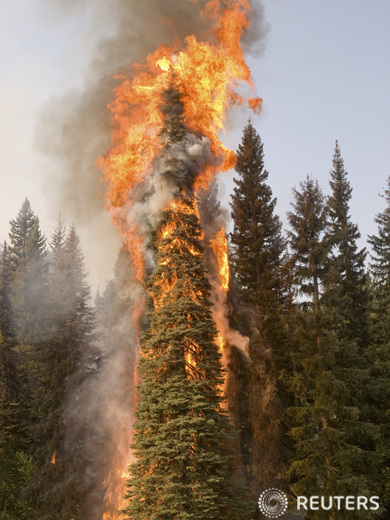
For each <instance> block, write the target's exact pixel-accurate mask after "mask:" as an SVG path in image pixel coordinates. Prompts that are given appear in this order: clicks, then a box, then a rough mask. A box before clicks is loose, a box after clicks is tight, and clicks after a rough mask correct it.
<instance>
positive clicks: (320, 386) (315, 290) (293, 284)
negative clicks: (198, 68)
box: [230, 123, 390, 519]
mask: <svg viewBox="0 0 390 520" xmlns="http://www.w3.org/2000/svg"><path fill="white" fill-rule="evenodd" d="M237 158H238V162H237V166H236V172H237V173H238V176H237V178H236V179H235V184H236V187H235V188H234V193H233V195H232V202H231V208H232V218H233V231H232V233H231V235H230V240H231V265H232V272H233V282H232V289H231V303H232V309H233V311H232V322H233V323H234V325H235V326H236V327H237V328H238V329H239V330H240V331H241V332H242V333H243V334H246V335H248V336H249V337H250V344H249V359H248V360H245V359H244V357H243V356H239V355H238V352H235V351H234V348H233V350H232V358H231V365H230V367H231V370H232V373H233V374H234V375H235V378H236V380H238V381H239V384H238V385H237V382H236V384H235V385H234V388H235V393H234V395H233V396H231V397H230V399H232V400H233V401H234V400H236V401H237V400H238V401H240V402H241V403H242V406H241V408H242V407H243V406H245V403H247V402H249V421H247V420H246V418H243V417H242V416H241V417H240V416H237V417H236V421H237V424H238V426H239V427H240V428H241V431H242V434H241V451H242V456H243V461H244V464H245V467H246V471H247V475H248V478H249V480H250V482H251V486H252V491H253V494H254V496H258V495H259V493H260V492H261V491H262V490H264V489H268V488H270V487H278V488H280V489H284V490H290V491H291V493H292V496H296V495H305V496H310V495H320V496H321V495H324V496H336V495H343V496H346V495H352V496H359V495H360V496H361V495H363V496H367V497H370V496H373V495H377V496H379V497H380V502H381V506H382V508H381V512H380V513H378V512H375V513H374V512H370V511H363V512H360V513H358V512H356V511H350V512H349V511H343V512H340V513H337V511H336V512H329V511H317V512H312V513H311V515H312V516H310V518H315V519H322V518H324V519H328V518H339V516H340V518H343V519H348V518H360V516H358V515H359V514H360V515H363V516H362V517H363V518H388V516H389V511H390V495H389V491H390V489H389V487H390V486H389V482H390V480H389V476H390V475H389V462H390V459H389V455H390V452H389V447H390V444H389V442H390V429H389V426H390V422H389V419H390V416H389V397H390V395H389V391H390V356H389V354H390V351H389V346H390V326H389V310H390V308H389V303H390V299H389V298H390V180H389V181H388V188H387V189H386V191H385V194H384V195H385V200H386V203H387V207H386V209H385V210H384V211H383V212H382V213H380V214H378V216H377V217H376V223H377V224H378V232H377V234H376V235H372V236H370V237H369V239H368V240H369V244H370V246H371V248H372V249H371V251H372V252H371V255H368V254H367V251H366V249H365V248H363V249H360V248H359V245H358V239H359V238H360V234H359V230H358V227H357V225H356V224H355V223H354V222H353V221H352V219H351V216H350V200H351V196H352V188H351V185H350V182H349V180H348V174H347V171H346V169H345V166H344V162H343V158H342V156H341V152H340V147H339V144H338V143H337V142H336V145H335V149H334V155H333V165H332V168H331V171H330V179H329V184H330V188H331V194H330V195H329V196H328V197H325V196H324V194H323V192H322V190H321V188H320V186H319V184H318V182H317V180H315V179H313V178H311V177H307V178H306V179H305V180H304V181H302V182H301V183H300V184H299V187H298V188H294V190H293V196H294V200H293V203H292V209H291V211H290V212H289V213H288V221H289V228H288V231H287V233H286V234H283V233H282V228H281V223H280V220H279V218H278V216H277V215H276V213H275V204H276V200H275V198H273V196H272V191H271V189H270V187H269V185H268V172H267V171H266V170H265V167H264V153H263V144H262V142H261V139H260V136H259V135H258V133H257V132H256V130H255V129H254V127H253V126H252V124H250V123H249V124H248V125H247V127H246V128H245V130H244V133H243V138H242V142H241V144H240V146H239V148H238V153H237ZM248 381H249V383H248ZM236 408H238V409H240V406H238V407H237V406H236ZM332 514H333V515H336V516H332ZM337 514H339V516H337ZM329 515H330V516H329Z"/></svg>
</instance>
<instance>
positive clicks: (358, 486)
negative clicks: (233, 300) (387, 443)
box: [289, 177, 377, 519]
mask: <svg viewBox="0 0 390 520" xmlns="http://www.w3.org/2000/svg"><path fill="white" fill-rule="evenodd" d="M339 180H340V179H339ZM332 181H333V182H334V184H333V186H332V187H334V189H335V191H334V192H333V199H332V198H331V199H330V210H329V213H328V208H327V206H326V205H325V199H324V197H323V195H322V193H321V191H320V189H319V187H318V183H317V182H314V181H312V180H311V179H309V178H308V179H307V181H306V183H302V184H301V187H302V190H301V192H298V191H297V190H295V199H296V203H295V205H294V209H295V212H294V213H293V212H291V213H290V214H289V219H290V224H291V227H292V231H291V233H290V237H291V249H292V252H293V255H292V260H293V273H294V275H295V277H296V281H297V282H298V284H297V285H298V288H299V289H300V292H301V293H302V294H306V295H308V296H311V301H309V302H305V303H304V304H302V312H301V314H300V317H299V318H300V319H299V321H298V322H297V325H298V326H299V328H298V329H297V331H298V333H297V335H296V340H297V341H296V342H297V347H296V352H295V354H294V356H293V361H294V376H293V378H292V388H293V390H294V393H295V396H296V404H295V406H294V407H292V408H291V409H290V414H291V417H292V420H293V427H292V429H291V434H292V437H293V439H294V441H295V445H296V453H295V456H294V458H293V460H292V461H291V464H290V478H291V481H292V487H293V490H294V492H295V493H297V494H303V495H310V494H318V495H328V496H334V495H336V494H343V495H347V494H349V495H356V496H357V495H366V496H370V494H375V489H374V488H373V487H372V474H373V467H374V465H375V461H377V458H376V457H375V454H374V452H373V451H372V446H371V451H370V446H369V445H367V443H368V439H369V438H370V434H371V433H372V428H370V425H368V424H366V423H365V421H364V417H363V416H362V413H361V409H360V407H359V403H358V400H359V396H360V398H361V397H362V393H361V391H360V387H361V385H364V382H365V371H364V368H365V364H364V358H362V356H361V355H360V354H359V349H358V345H357V342H356V341H354V340H353V338H351V334H350V332H349V331H348V332H347V331H346V330H344V328H343V327H344V326H345V324H344V323H343V322H340V321H338V314H340V315H342V316H344V317H345V314H343V313H342V311H341V310H340V311H339V313H338V311H337V305H338V300H337V298H334V299H333V298H331V297H330V295H331V294H332V293H333V291H334V292H337V291H338V290H339V289H340V287H341V286H342V284H343V276H344V275H345V271H344V270H343V269H342V267H340V265H341V266H342V265H343V263H342V261H345V259H340V258H338V256H337V251H338V248H339V247H342V246H340V243H339V242H338V241H337V237H340V236H342V237H343V238H344V239H345V242H346V243H350V242H349V241H353V240H352V239H351V237H349V238H348V237H347V238H346V237H345V234H348V232H347V231H346V230H347V229H348V227H347V226H346V225H345V223H347V221H348V218H344V221H343V219H342V218H341V217H340V219H339V220H338V217H337V215H339V214H340V213H342V214H343V215H344V217H346V215H347V213H348V209H347V208H345V207H344V208H343V207H342V206H343V204H342V203H341V198H342V197H341V198H340V197H339V194H340V193H342V194H343V193H344V194H345V193H349V190H348V188H349V186H348V185H344V186H340V183H339V182H336V179H335V178H334V177H333V178H332ZM344 182H345V179H344ZM336 188H337V190H336ZM337 198H338V200H337V202H334V205H333V202H332V201H333V200H336V199H337ZM343 202H344V204H345V203H346V202H345V199H343ZM332 209H337V211H335V212H334V213H332ZM329 215H330V216H329ZM335 215H336V217H335ZM327 218H330V222H331V225H333V226H334V235H333V234H331V233H330V232H329V231H328V233H326V231H327V230H328V228H327ZM340 222H344V223H343V225H341V224H340ZM338 226H339V227H341V228H342V231H341V232H339V234H337V233H338V231H339V229H338ZM352 229H353V230H354V228H352ZM336 244H337V245H336ZM332 247H333V251H332V253H331V248H332ZM329 258H330V259H329ZM354 289H356V288H354ZM328 296H329V297H328ZM349 296H350V292H349V291H348V290H346V294H345V297H349ZM346 326H348V322H347V325H346ZM362 419H363V420H362ZM337 514H338V513H337V512H335V511H334V510H333V511H331V512H328V511H321V510H320V511H318V512H313V513H312V518H313V519H329V518H331V519H334V518H337ZM335 515H336V516H335ZM364 515H365V518H373V517H375V513H369V512H367V511H365V512H364ZM355 517H356V516H355V512H348V511H343V518H346V519H349V518H351V519H352V518H355Z"/></svg>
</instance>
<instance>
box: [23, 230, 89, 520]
mask: <svg viewBox="0 0 390 520" xmlns="http://www.w3.org/2000/svg"><path fill="white" fill-rule="evenodd" d="M51 249H52V262H51V265H50V275H49V288H50V293H49V297H48V302H49V309H50V312H49V313H48V316H47V326H48V330H49V334H48V338H47V340H46V341H45V343H44V345H43V346H42V348H41V349H40V351H39V353H38V355H37V356H36V358H37V362H38V364H39V375H38V378H37V380H38V385H37V388H36V389H35V391H34V394H33V395H34V400H33V406H32V414H33V417H34V418H35V420H34V424H33V425H32V427H31V436H32V439H33V448H34V455H35V458H36V460H37V461H38V463H39V466H40V469H39V471H38V473H37V475H36V476H35V478H34V481H33V482H32V484H31V485H30V486H29V497H30V499H31V502H32V503H33V505H34V511H35V514H36V517H37V518H39V519H40V520H46V519H47V520H49V519H51V518H52V516H53V511H56V518H58V519H59V520H60V519H63V520H65V519H68V518H70V517H73V518H75V519H78V518H81V517H80V516H79V515H80V511H81V510H82V506H83V501H84V500H85V496H84V494H83V493H84V491H85V489H84V485H83V479H85V478H86V475H85V465H86V461H85V460H84V459H83V458H82V457H80V456H79V457H78V458H77V457H75V455H76V454H78V455H80V453H79V451H78V450H77V449H76V448H77V443H76V445H75V446H72V445H70V444H69V443H68V441H67V436H68V435H69V431H68V429H69V425H68V424H67V423H69V410H68V408H67V406H68V403H69V401H70V399H71V398H72V396H74V395H75V394H77V392H78V383H79V381H78V379H79V377H80V374H82V373H85V372H86V368H85V367H83V360H84V359H85V357H86V353H87V350H88V348H89V347H90V344H91V341H92V338H93V327H94V312H93V310H92V307H91V303H90V287H89V285H88V283H87V281H86V273H85V268H84V257H83V254H82V251H81V247H80V241H79V238H78V236H77V233H76V230H75V228H74V227H73V226H72V227H71V229H70V231H69V233H68V235H67V236H65V230H64V228H63V225H62V223H61V222H60V223H59V224H58V226H57V228H56V229H55V231H54V234H53V240H52V243H51ZM76 375H78V376H77V377H76ZM81 440H82V439H79V441H81Z"/></svg>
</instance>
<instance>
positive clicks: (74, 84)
mask: <svg viewBox="0 0 390 520" xmlns="http://www.w3.org/2000/svg"><path fill="white" fill-rule="evenodd" d="M51 1H52V3H56V1H55V0H51ZM110 1H111V0H106V3H107V4H110ZM133 1H135V0H133ZM58 3H60V2H58ZM77 3H79V4H82V2H81V1H79V2H77V0H72V2H69V4H68V5H70V4H77ZM102 3H103V0H101V1H100V4H102ZM49 4H50V2H48V1H47V2H45V1H44V0H24V1H23V2H20V1H19V2H15V1H14V0H2V1H1V3H0V24H1V27H0V62H1V74H0V92H1V96H0V114H1V117H0V135H1V138H0V240H4V239H7V237H8V231H9V220H10V219H13V218H15V217H16V215H17V213H18V211H19V209H20V207H21V205H22V202H23V200H24V198H25V197H28V199H29V200H30V202H31V205H32V208H33V210H34V211H35V213H36V214H37V215H38V216H39V218H40V222H41V227H42V230H43V232H44V233H45V234H46V236H47V237H48V238H50V235H51V233H52V231H53V228H54V226H55V224H56V221H57V219H58V215H59V214H60V213H61V215H62V216H63V218H64V220H65V223H66V224H67V225H68V226H69V225H70V224H71V223H74V224H75V225H76V228H77V230H78V232H79V234H80V237H81V241H82V247H83V250H84V252H85V254H86V262H87V268H88V270H89V272H90V281H91V283H92V284H93V286H94V288H97V286H100V288H104V285H105V281H106V280H107V279H108V278H110V276H111V275H112V267H113V264H114V261H115V258H116V255H117V250H118V247H119V244H120V239H119V236H118V233H117V231H116V230H115V228H114V226H113V225H112V224H111V222H110V220H109V217H108V214H104V212H103V211H102V212H101V213H102V214H101V216H99V218H98V220H97V221H96V219H95V216H93V215H92V214H91V216H90V217H88V215H89V213H88V212H86V213H85V214H84V215H83V216H82V217H81V216H80V217H79V216H78V215H77V214H75V213H74V212H72V211H70V209H69V208H70V207H71V206H72V203H71V201H70V200H69V196H68V194H66V196H67V197H68V200H67V198H66V197H64V196H59V193H58V189H53V186H54V181H55V178H56V175H58V171H57V169H56V166H55V164H54V163H53V157H51V158H50V157H48V154H47V147H46V154H45V153H42V148H43V147H42V146H41V144H40V133H41V131H42V130H41V129H42V121H45V120H47V114H52V118H53V120H52V121H51V122H50V125H48V128H49V133H53V134H57V132H56V128H57V126H56V125H57V124H58V135H55V137H56V146H60V145H61V132H60V125H61V123H62V121H60V119H61V117H62V116H61V112H56V111H55V110H52V109H50V110H48V107H53V105H54V106H55V104H56V100H60V99H62V100H63V99H64V98H65V99H66V96H68V95H69V96H70V95H71V93H72V92H77V91H78V90H79V89H80V88H81V87H82V86H83V84H85V81H86V72H85V71H86V69H87V68H88V64H89V63H90V62H91V60H93V59H97V57H96V56H94V53H95V52H96V49H97V43H98V42H99V39H100V38H102V37H105V36H107V35H109V34H110V31H112V25H110V19H109V18H108V19H107V16H106V15H105V23H100V24H98V23H96V20H95V23H94V24H93V28H94V31H93V32H92V31H91V23H90V19H89V16H91V11H88V10H87V9H82V8H79V9H76V10H75V11H73V12H70V13H68V14H67V16H65V14H64V12H61V10H54V9H51V8H49V7H48V5H49ZM98 4H99V3H98V2H97V4H96V5H98ZM263 6H264V8H265V18H266V23H267V27H268V29H267V31H266V33H267V34H266V36H265V45H264V49H263V51H262V52H261V53H258V55H251V56H248V63H249V64H250V67H251V70H252V74H253V79H254V83H255V85H256V89H257V94H258V95H259V96H261V97H262V98H263V110H262V113H261V115H260V116H258V117H253V115H251V114H250V113H249V112H245V111H244V110H242V109H240V110H238V109H235V110H233V111H232V113H231V114H230V115H229V117H228V120H227V122H226V129H225V133H224V134H223V135H222V140H223V141H224V143H225V144H226V145H227V146H230V147H231V148H233V149H236V148H237V145H238V143H239V142H240V139H241V134H242V129H243V127H244V125H245V124H246V122H247V120H248V118H249V117H251V118H252V123H253V124H254V126H255V127H256V129H257V131H258V132H259V134H260V136H261V138H262V141H263V143H264V152H265V165H266V168H267V170H268V171H269V184H270V185H271V187H272V190H273V193H274V195H275V196H276V197H277V199H278V204H277V213H278V214H279V216H280V217H281V219H282V221H283V223H285V224H286V223H287V220H286V212H287V211H289V210H290V209H291V208H290V203H291V202H292V191H291V190H292V188H293V187H294V186H298V185H299V183H300V182H301V181H302V180H304V179H305V178H306V176H307V175H312V176H313V177H315V178H318V180H319V183H320V185H321V187H322V189H323V191H324V192H325V193H326V194H327V193H329V185H328V181H329V170H330V168H331V165H332V155H333V149H334V144H335V140H336V139H337V140H338V141H339V144H340V147H341V153H342V156H343V158H344V162H345V166H346V169H347V170H348V172H349V179H350V182H351V185H352V187H353V195H352V201H351V214H352V219H353V221H354V222H356V223H357V224H358V226H359V229H360V231H361V234H362V240H361V246H362V247H363V246H364V245H366V243H365V240H366V236H367V234H372V233H375V232H376V225H375V223H374V218H375V215H376V213H378V211H382V210H383V209H384V201H383V199H381V198H380V197H379V193H381V192H382V191H383V188H384V186H385V184H386V179H387V177H388V176H389V175H390V161H389V150H390V146H389V144H390V101H389V99H390V96H389V92H390V60H389V59H388V49H390V31H389V30H388V24H389V21H390V2H389V1H388V0H374V1H368V0H328V1H327V2H321V1H319V0H263ZM96 12H97V11H96ZM96 12H95V14H96ZM151 16H152V13H151ZM101 19H103V18H101ZM143 37H144V38H148V34H147V31H146V33H145V35H144V36H143ZM90 80H91V77H90V76H89V78H88V81H90ZM64 113H66V111H65V112H64ZM45 118H46V119H45ZM56 118H58V121H57V120H56ZM233 176H234V172H230V173H229V172H228V173H224V174H223V176H221V177H220V179H219V184H220V188H221V196H222V202H223V205H224V206H225V207H228V203H229V193H230V190H231V187H232V185H233V183H232V178H233ZM82 182H83V180H82V179H80V186H82ZM81 191H82V190H81ZM93 195H94V194H91V193H89V194H86V199H85V204H86V205H88V204H90V203H91V202H90V200H91V197H92V196H93ZM100 219H101V220H100ZM92 221H93V222H92ZM92 224H93V225H92Z"/></svg>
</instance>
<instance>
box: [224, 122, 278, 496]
mask: <svg viewBox="0 0 390 520" xmlns="http://www.w3.org/2000/svg"><path fill="white" fill-rule="evenodd" d="M235 169H236V172H237V173H238V177H236V178H235V179H234V182H235V184H236V187H235V188H234V189H233V194H232V197H231V208H232V213H231V215H232V218H233V232H232V233H231V234H230V240H231V244H232V248H231V249H232V252H231V264H232V273H233V277H234V279H235V284H236V287H237V305H236V309H239V310H238V311H236V314H237V318H236V322H238V323H240V330H241V331H242V332H243V333H245V334H247V335H250V338H251V341H250V344H249V357H250V370H251V379H252V381H251V385H250V420H251V426H252V435H253V441H252V443H251V446H250V456H251V472H252V478H253V483H252V487H253V492H254V494H255V495H258V494H259V493H260V491H262V490H264V489H267V488H269V487H272V486H276V487H283V486H284V485H285V484H286V459H287V454H286V439H285V431H286V423H285V415H284V408H285V405H286V403H284V404H283V402H282V401H283V400H285V399H286V398H287V394H286V392H285V391H284V390H282V388H281V382H280V380H278V378H279V374H280V373H281V371H282V370H283V369H285V368H286V359H287V358H288V355H287V354H288V353H287V348H288V345H287V334H286V330H287V323H286V316H287V314H286V307H287V299H286V292H285V280H284V276H283V274H282V266H283V262H284V255H285V243H284V240H283V239H282V236H281V223H280V220H279V218H278V216H277V215H276V214H275V205H276V199H275V198H274V197H273V196H272V191H271V188H270V187H269V185H268V184H267V179H268V172H267V171H266V170H265V168H264V152H263V143H262V142H261V139H260V136H259V135H258V133H257V132H256V130H255V129H254V127H253V125H252V124H251V123H248V125H247V126H246V127H245V129H244V132H243V137H242V141H241V144H240V145H239V147H238V151H237V165H236V168H235ZM242 369H243V366H242V364H241V371H242ZM232 370H233V371H234V366H232ZM245 372H246V371H245V370H244V371H242V372H241V373H242V375H243V376H244V377H245V375H246V374H245ZM282 394H283V397H282Z"/></svg>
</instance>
